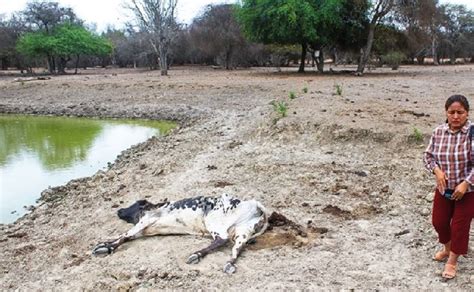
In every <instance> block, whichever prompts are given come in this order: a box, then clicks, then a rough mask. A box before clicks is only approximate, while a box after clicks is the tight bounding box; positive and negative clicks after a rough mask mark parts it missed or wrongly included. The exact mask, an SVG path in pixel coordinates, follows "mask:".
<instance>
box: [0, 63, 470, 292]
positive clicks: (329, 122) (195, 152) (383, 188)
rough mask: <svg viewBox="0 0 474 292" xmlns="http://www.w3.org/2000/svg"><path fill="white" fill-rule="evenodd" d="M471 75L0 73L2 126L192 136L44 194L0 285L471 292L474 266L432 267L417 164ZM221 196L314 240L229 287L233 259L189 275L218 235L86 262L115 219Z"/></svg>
mask: <svg viewBox="0 0 474 292" xmlns="http://www.w3.org/2000/svg"><path fill="white" fill-rule="evenodd" d="M473 68H474V66H472V65H463V66H439V67H434V66H433V67H428V66H426V67H402V68H401V69H400V70H399V71H398V72H391V70H389V69H386V68H383V69H377V70H376V71H375V72H371V73H369V74H366V75H365V76H363V77H354V76H350V75H349V76H346V75H332V76H331V75H327V76H321V75H318V74H314V73H309V74H306V75H298V74H294V73H289V72H283V73H274V72H273V71H272V69H269V68H265V69H250V70H236V71H230V72H226V71H220V70H212V69H209V68H195V67H190V68H177V69H174V70H171V71H170V75H171V76H170V77H162V76H159V72H149V71H134V70H115V71H110V70H99V69H95V70H86V71H83V72H81V74H79V75H66V76H55V77H53V78H52V79H50V80H38V81H31V82H25V83H23V84H22V83H20V82H13V79H14V77H13V76H4V75H1V76H0V113H21V114H41V115H43V114H46V115H60V116H86V117H113V118H148V119H166V120H173V121H177V122H178V123H179V124H180V127H178V128H177V129H175V130H174V131H172V132H171V133H170V134H169V135H167V136H164V137H160V138H152V139H149V140H148V141H146V142H144V143H141V144H138V145H136V146H134V147H132V148H130V149H127V150H124V151H123V152H122V153H121V154H120V155H119V156H118V158H117V160H116V161H115V163H113V164H112V165H111V167H110V168H109V169H108V170H106V171H98V172H97V173H96V174H95V175H93V176H91V177H88V178H79V179H76V180H73V181H71V182H69V183H68V184H66V185H65V186H60V187H56V188H53V189H48V190H45V191H43V193H42V200H41V203H40V205H38V206H37V208H36V209H35V210H33V211H32V212H31V213H29V214H27V215H26V216H24V217H22V218H21V219H19V220H18V221H17V222H16V223H14V224H8V225H2V226H0V249H1V252H0V288H1V289H2V290H16V289H20V290H48V289H67V290H79V289H81V290H82V289H85V290H102V289H107V290H110V289H116V290H126V289H132V290H140V289H148V288H150V289H209V288H215V289H226V290H227V289H275V288H276V289H302V288H309V289H311V288H334V289H351V288H358V289H367V288H368V289H380V288H395V289H419V288H424V289H456V290H462V289H464V290H468V289H469V288H470V287H472V285H474V277H473V275H474V261H472V258H463V259H462V260H461V263H460V270H459V276H458V277H457V278H456V279H455V280H452V281H450V282H447V283H446V282H443V281H442V279H441V278H440V276H439V274H440V271H441V269H442V265H441V264H439V263H435V262H433V261H432V260H431V256H432V254H434V252H435V251H436V249H437V248H438V245H437V243H436V237H435V234H434V231H433V229H432V227H431V225H430V211H431V202H432V195H431V191H432V188H433V181H432V178H431V177H430V176H429V175H428V174H426V173H425V172H424V171H423V167H422V162H421V153H422V151H423V150H424V147H425V146H426V143H427V138H428V137H429V135H430V133H431V130H432V129H433V128H434V127H435V125H437V124H438V123H441V122H442V121H443V116H442V115H443V111H442V107H443V104H444V100H445V98H446V97H447V96H449V95H450V94H453V93H462V94H465V95H466V96H468V97H470V98H472V96H474V86H473V85H472V78H473V77H474V74H473V71H472V70H473ZM336 69H337V68H336ZM336 85H339V86H341V87H342V94H340V95H339V94H337V93H336V91H335V86H336ZM303 88H307V92H304V91H306V90H303ZM290 92H295V93H296V96H297V97H296V98H295V99H290V98H289V94H290ZM275 100H277V101H285V102H286V103H287V104H288V112H287V114H288V115H287V117H284V118H278V115H277V113H276V112H275V111H274V110H273V108H272V105H271V104H270V103H271V102H272V101H275ZM470 100H471V99H470ZM415 128H416V129H417V130H419V131H420V132H421V133H422V135H421V137H419V136H416V135H415V134H414V129H415ZM224 191H225V192H229V193H232V194H235V195H237V196H240V197H244V198H256V199H258V200H260V201H261V202H262V203H263V204H264V205H265V206H266V207H267V208H269V209H270V210H274V211H278V212H280V213H282V214H285V215H286V216H287V217H288V218H291V219H292V220H294V221H295V222H296V223H298V224H299V225H301V226H305V227H306V228H307V230H310V231H311V230H313V231H312V233H311V236H309V237H307V238H306V239H304V240H301V241H299V242H301V243H298V242H295V241H287V242H285V241H284V240H283V241H279V242H280V243H281V244H278V243H276V242H277V241H278V240H276V239H275V238H273V239H271V238H267V239H265V240H262V242H266V244H267V243H268V244H267V245H265V247H264V248H261V249H259V248H251V247H250V248H249V249H248V250H247V251H244V252H243V254H242V256H241V257H240V258H239V261H238V262H237V269H238V270H237V273H236V274H235V275H232V276H230V277H229V276H228V275H225V274H223V273H222V272H221V269H222V266H223V264H224V263H225V261H226V260H227V257H228V256H229V253H230V249H229V248H224V249H222V250H219V251H218V252H216V253H214V254H211V255H209V256H208V257H207V258H206V259H205V260H204V261H202V262H201V263H199V264H198V265H187V264H186V263H185V260H186V258H187V256H188V254H189V251H192V250H195V249H199V248H202V247H203V246H206V245H207V244H208V243H209V239H208V238H201V237H191V236H180V237H178V236H167V237H153V238H146V239H142V240H136V241H135V242H131V243H129V244H126V245H124V246H123V248H121V249H120V250H118V251H117V252H116V253H115V254H113V255H112V256H110V257H105V258H96V257H92V256H91V254H90V251H91V248H92V247H93V246H94V245H95V244H96V243H97V242H99V241H103V240H106V239H111V238H113V237H115V236H116V235H117V234H119V233H121V232H124V231H126V230H127V229H128V228H129V226H128V225H127V224H126V223H123V222H120V221H119V220H118V218H117V217H116V215H115V212H116V210H117V208H119V207H122V206H125V205H128V204H129V203H131V202H133V201H135V200H137V199H141V198H147V199H148V200H151V201H161V200H163V199H165V198H168V199H170V200H177V199H181V198H185V197H189V196H193V195H203V194H204V195H219V194H220V193H222V192H224ZM322 231H324V232H322ZM471 231H472V229H471ZM471 235H472V236H471V243H473V242H474V232H471ZM269 236H271V233H270V235H269ZM267 240H268V241H267ZM472 255H473V247H472V244H471V248H470V256H472Z"/></svg>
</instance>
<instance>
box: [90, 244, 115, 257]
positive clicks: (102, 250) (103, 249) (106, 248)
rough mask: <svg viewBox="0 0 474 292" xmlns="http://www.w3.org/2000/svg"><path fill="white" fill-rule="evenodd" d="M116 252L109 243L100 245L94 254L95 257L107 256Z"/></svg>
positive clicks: (93, 251)
mask: <svg viewBox="0 0 474 292" xmlns="http://www.w3.org/2000/svg"><path fill="white" fill-rule="evenodd" d="M113 252H114V248H113V247H112V246H111V245H110V244H109V243H99V244H98V245H96V246H95V247H94V249H93V250H92V254H93V255H95V256H98V255H106V254H111V253H113Z"/></svg>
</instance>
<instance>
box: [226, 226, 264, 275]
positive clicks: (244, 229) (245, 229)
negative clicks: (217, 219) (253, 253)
mask: <svg viewBox="0 0 474 292" xmlns="http://www.w3.org/2000/svg"><path fill="white" fill-rule="evenodd" d="M264 223H265V219H264V217H260V218H254V219H253V220H250V221H248V222H247V223H245V224H242V225H237V226H236V227H235V235H234V237H233V238H234V246H233V247H232V255H231V258H230V260H229V261H227V263H226V264H225V266H224V272H225V273H227V274H233V273H235V271H236V269H237V268H236V267H235V262H236V261H237V257H238V256H239V254H240V252H241V251H242V249H243V248H244V246H245V244H246V243H247V242H249V241H251V240H253V236H255V235H256V234H258V233H259V232H261V231H260V229H261V228H262V226H263V225H264Z"/></svg>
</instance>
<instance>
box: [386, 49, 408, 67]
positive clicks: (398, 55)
mask: <svg viewBox="0 0 474 292" xmlns="http://www.w3.org/2000/svg"><path fill="white" fill-rule="evenodd" d="M405 59H406V56H405V54H403V53H402V52H398V51H392V52H389V53H387V54H386V55H383V56H382V57H381V60H382V63H383V64H386V65H388V66H390V67H391V68H392V70H397V69H398V67H400V64H401V63H402V61H404V60H405Z"/></svg>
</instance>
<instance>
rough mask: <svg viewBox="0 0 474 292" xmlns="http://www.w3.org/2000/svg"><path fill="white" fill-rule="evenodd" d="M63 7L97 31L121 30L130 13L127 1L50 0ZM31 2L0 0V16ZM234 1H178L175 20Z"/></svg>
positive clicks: (191, 16)
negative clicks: (114, 28)
mask: <svg viewBox="0 0 474 292" xmlns="http://www.w3.org/2000/svg"><path fill="white" fill-rule="evenodd" d="M51 1H53V2H58V3H59V4H60V5H61V6H63V7H71V8H73V10H74V12H75V13H76V15H77V16H78V17H79V18H80V19H82V20H85V21H86V24H92V23H95V24H96V25H97V30H98V31H103V30H105V29H106V28H107V25H113V26H115V27H116V28H122V27H123V26H122V24H123V23H124V22H126V21H127V20H130V12H129V11H127V9H125V8H124V7H123V6H124V5H123V4H124V3H130V1H127V0H51ZM27 2H31V0H0V14H6V15H7V16H9V15H10V14H11V13H12V12H16V11H20V10H23V9H24V8H25V7H26V3H27ZM236 2H237V1H236V0H178V7H177V9H176V11H177V18H178V20H179V21H180V22H184V23H188V24H189V23H191V21H192V19H193V18H194V17H196V16H198V15H199V14H200V12H202V11H203V9H204V7H205V6H206V5H209V4H222V3H236Z"/></svg>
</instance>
